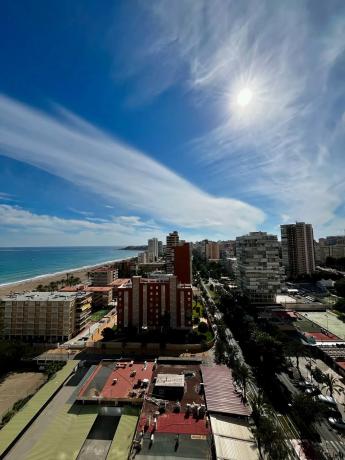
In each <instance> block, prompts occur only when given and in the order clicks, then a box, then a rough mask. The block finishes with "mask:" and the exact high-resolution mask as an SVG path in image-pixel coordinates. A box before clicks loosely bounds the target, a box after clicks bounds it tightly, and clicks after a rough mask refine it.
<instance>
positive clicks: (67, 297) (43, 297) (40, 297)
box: [1, 291, 86, 302]
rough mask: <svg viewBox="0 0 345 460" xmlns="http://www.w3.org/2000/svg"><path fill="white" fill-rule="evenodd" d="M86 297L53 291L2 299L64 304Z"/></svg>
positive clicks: (16, 295) (11, 295)
mask: <svg viewBox="0 0 345 460" xmlns="http://www.w3.org/2000/svg"><path fill="white" fill-rule="evenodd" d="M82 294H84V295H86V294H85V293H82V292H80V293H76V292H62V291H53V292H38V291H32V292H25V293H21V294H19V293H14V294H9V295H7V296H3V297H1V300H2V301H5V302H6V301H14V300H15V301H17V302H18V301H19V302H31V301H33V302H45V301H48V300H49V302H64V301H71V300H73V299H75V298H77V297H80V295H82Z"/></svg>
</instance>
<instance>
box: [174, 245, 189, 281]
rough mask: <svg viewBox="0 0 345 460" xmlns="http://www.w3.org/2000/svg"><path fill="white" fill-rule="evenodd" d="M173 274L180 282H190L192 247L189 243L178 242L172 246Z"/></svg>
mask: <svg viewBox="0 0 345 460" xmlns="http://www.w3.org/2000/svg"><path fill="white" fill-rule="evenodd" d="M173 252H174V275H175V276H176V277H177V280H178V282H180V283H182V284H192V282H193V275H192V248H191V245H190V243H180V244H179V245H178V246H174V247H173Z"/></svg>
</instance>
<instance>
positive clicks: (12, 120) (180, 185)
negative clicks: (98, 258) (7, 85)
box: [0, 96, 264, 237]
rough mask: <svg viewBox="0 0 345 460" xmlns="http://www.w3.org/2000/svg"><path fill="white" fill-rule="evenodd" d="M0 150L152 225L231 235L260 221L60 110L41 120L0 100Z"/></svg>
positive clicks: (256, 213)
mask: <svg viewBox="0 0 345 460" xmlns="http://www.w3.org/2000/svg"><path fill="white" fill-rule="evenodd" d="M66 114H67V118H66ZM0 147H1V151H2V152H3V153H4V154H6V155H8V156H9V157H12V158H15V159H17V160H19V161H23V162H26V163H29V164H31V165H34V166H36V167H38V168H41V169H43V170H45V171H48V172H49V173H51V174H54V175H57V176H60V177H63V178H64V179H67V180H69V181H71V182H73V183H75V184H77V185H79V186H82V187H84V188H87V189H89V190H91V191H93V192H94V193H97V194H100V195H102V196H103V197H105V198H107V201H108V202H109V200H113V203H114V205H115V204H116V205H118V203H120V205H121V206H122V207H124V208H126V209H128V210H130V211H131V212H134V213H140V215H144V216H147V218H152V219H154V220H155V221H157V222H159V223H160V225H174V226H177V227H179V228H187V229H188V228H189V229H202V231H203V232H205V235H207V234H210V233H211V234H212V232H217V233H220V234H223V235H224V237H225V236H228V237H231V236H234V235H236V234H239V233H244V232H247V231H249V230H253V229H255V227H256V226H257V224H259V223H261V222H262V221H263V220H264V214H263V212H262V211H261V210H259V209H257V208H255V207H254V206H250V205H248V204H246V203H245V202H242V201H239V200H235V199H230V198H218V197H215V196H212V195H210V194H207V193H205V192H203V191H202V190H200V189H199V188H197V187H196V186H194V185H192V184H191V183H190V182H188V181H187V180H185V179H183V178H181V177H180V176H178V175H177V174H175V173H174V172H172V171H171V170H169V169H168V168H166V167H164V166H163V165H161V164H160V163H158V162H156V161H154V160H152V159H151V158H149V157H148V156H147V155H144V154H143V153H141V152H139V151H137V150H135V149H133V148H131V147H129V146H126V145H124V144H123V143H121V142H120V141H118V140H116V139H114V138H112V137H110V136H109V135H107V134H105V133H102V132H101V131H100V130H98V129H96V128H95V127H94V126H92V125H90V124H89V123H87V122H85V121H83V120H81V119H79V118H78V117H76V116H75V115H72V114H70V113H69V112H63V111H61V109H60V110H59V117H53V116H48V115H47V114H45V113H42V112H40V111H37V110H34V109H32V108H29V107H27V106H25V105H23V104H20V103H18V102H16V101H14V100H12V99H9V98H7V97H5V96H0ZM126 219H127V222H126V223H127V224H128V223H130V224H131V225H132V226H133V227H136V226H138V222H139V218H131V219H132V220H131V221H130V222H128V218H127V217H126V218H122V221H126ZM40 221H41V222H44V219H43V218H40ZM75 222H79V221H75ZM84 222H85V221H84ZM84 225H91V222H88V223H87V224H85V223H84ZM93 225H97V224H96V223H94V224H93ZM102 225H103V224H102Z"/></svg>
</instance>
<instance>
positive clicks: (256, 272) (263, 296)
mask: <svg viewBox="0 0 345 460" xmlns="http://www.w3.org/2000/svg"><path fill="white" fill-rule="evenodd" d="M236 254H237V284H238V286H239V287H240V288H241V289H242V291H243V292H244V293H245V294H246V295H247V296H248V297H249V299H250V301H251V302H252V303H258V304H260V303H261V304H263V303H274V302H275V296H276V294H277V293H279V292H280V289H281V264H280V257H279V243H278V239H277V237H276V236H275V235H268V234H267V233H265V232H252V233H249V235H244V236H240V237H238V238H236Z"/></svg>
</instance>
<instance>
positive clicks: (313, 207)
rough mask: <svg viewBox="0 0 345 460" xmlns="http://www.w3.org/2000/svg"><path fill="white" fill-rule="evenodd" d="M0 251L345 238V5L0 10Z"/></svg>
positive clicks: (55, 5)
mask: <svg viewBox="0 0 345 460" xmlns="http://www.w3.org/2000/svg"><path fill="white" fill-rule="evenodd" d="M0 43H1V46H0V62H1V64H2V65H1V70H0V246H66V245H123V244H141V243H144V242H145V241H146V240H147V238H149V237H152V236H157V237H159V238H164V235H166V234H167V233H168V232H170V231H172V230H178V231H179V232H180V233H181V234H182V236H183V237H184V238H185V239H186V240H191V241H195V240H200V239H203V238H209V239H212V240H219V239H232V238H234V237H236V236H240V235H243V234H245V233H248V232H250V231H256V230H261V231H267V232H270V233H273V234H278V235H279V233H280V225H281V224H284V223H293V222H295V221H305V222H308V223H312V224H313V227H314V235H315V237H316V238H319V237H322V236H326V235H332V234H344V229H345V173H344V171H345V151H344V148H345V147H344V146H345V84H344V81H345V2H344V1H343V0H339V1H336V0H327V2H326V1H324V0H310V1H303V0H298V1H294V0H289V1H283V0H282V1H279V2H277V1H276V0H270V1H268V0H267V1H265V0H262V1H257V0H255V1H254V0H243V1H241V2H238V1H237V0H236V1H235V0H234V1H232V0H212V1H209V0H179V1H175V2H172V1H171V0H166V1H165V0H152V1H144V0H143V1H137V0H124V1H121V0H116V1H108V0H103V1H102V2H97V1H95V0H93V1H91V0H74V1H73V2H71V1H70V0H59V1H56V0H52V1H50V2H47V1H40V0H32V1H30V2H27V1H24V0H23V1H21V0H9V1H7V0H2V1H1V4H0Z"/></svg>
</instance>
